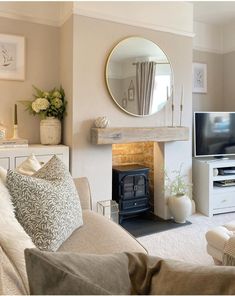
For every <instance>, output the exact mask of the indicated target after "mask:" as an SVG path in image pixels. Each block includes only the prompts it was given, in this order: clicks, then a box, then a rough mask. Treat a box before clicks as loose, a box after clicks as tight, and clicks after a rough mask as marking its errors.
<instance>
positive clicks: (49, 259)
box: [25, 249, 130, 295]
mask: <svg viewBox="0 0 235 296" xmlns="http://www.w3.org/2000/svg"><path fill="white" fill-rule="evenodd" d="M25 259H26V266H27V273H28V277H29V286H30V293H31V294H33V295H35V294H36V295H52V294H53V295H66V294H67V295H68V294H69V295H106V294H112V295H118V294H123V295H126V294H129V293H130V279H129V275H128V261H127V259H126V255H125V254H119V255H117V254H116V255H115V254H114V255H103V256H97V255H91V254H89V255H79V254H76V253H63V252H61V253H58V252H57V253H50V252H40V251H39V250H37V249H31V250H29V249H26V250H25Z"/></svg>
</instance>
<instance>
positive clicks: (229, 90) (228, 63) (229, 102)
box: [223, 51, 235, 111]
mask: <svg viewBox="0 0 235 296" xmlns="http://www.w3.org/2000/svg"><path fill="white" fill-rule="evenodd" d="M223 62H224V64H223V66H224V96H223V106H224V110H225V111H235V79H234V77H235V51H233V52H230V53H226V54H224V61H223Z"/></svg>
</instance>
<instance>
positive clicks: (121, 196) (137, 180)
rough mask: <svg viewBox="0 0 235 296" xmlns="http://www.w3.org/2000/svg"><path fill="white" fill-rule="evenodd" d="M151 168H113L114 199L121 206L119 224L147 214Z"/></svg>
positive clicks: (122, 166) (123, 166)
mask: <svg viewBox="0 0 235 296" xmlns="http://www.w3.org/2000/svg"><path fill="white" fill-rule="evenodd" d="M148 173H149V168H147V167H144V166H141V165H138V164H135V165H121V166H113V182H112V184H113V186H112V199H113V200H115V201H116V202H117V203H118V204H119V222H120V223H121V222H122V220H123V218H127V217H128V216H132V215H133V214H135V215H136V214H139V213H143V212H146V211H148V210H149V209H150V206H149V184H148Z"/></svg>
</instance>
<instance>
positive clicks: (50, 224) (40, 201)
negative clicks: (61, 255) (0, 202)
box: [7, 156, 83, 251]
mask: <svg viewBox="0 0 235 296" xmlns="http://www.w3.org/2000/svg"><path fill="white" fill-rule="evenodd" d="M7 187H8V189H9V191H10V194H11V196H12V202H13V205H14V206H15V214H16V218H17V219H18V221H19V222H20V223H21V225H22V226H23V228H24V229H25V231H26V232H27V233H28V235H29V236H30V237H31V238H32V241H33V242H34V244H35V245H36V246H37V247H38V248H39V249H41V250H47V251H56V250H57V249H58V248H59V246H60V245H61V244H62V243H63V242H64V241H65V240H66V239H67V238H68V237H69V236H70V235H71V234H72V232H73V231H74V230H75V229H77V228H78V227H80V226H81V225H82V224H83V220H82V210H81V205H80V200H79V197H78V193H77V190H76V187H75V185H74V182H73V179H72V177H71V175H70V173H69V171H68V169H67V168H66V166H65V165H64V163H63V162H62V161H61V160H60V159H59V158H58V157H57V156H53V157H52V159H51V160H50V161H49V162H48V163H47V164H45V165H44V166H43V167H42V168H41V169H40V170H39V171H37V172H36V173H35V174H34V175H33V176H25V175H21V174H19V173H17V172H15V171H12V170H9V171H8V174H7Z"/></svg>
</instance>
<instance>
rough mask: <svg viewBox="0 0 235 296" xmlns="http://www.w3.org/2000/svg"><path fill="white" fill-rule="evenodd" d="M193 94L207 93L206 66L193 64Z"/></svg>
mask: <svg viewBox="0 0 235 296" xmlns="http://www.w3.org/2000/svg"><path fill="white" fill-rule="evenodd" d="M193 93H204V94H205V93H207V64H203V63H193Z"/></svg>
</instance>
